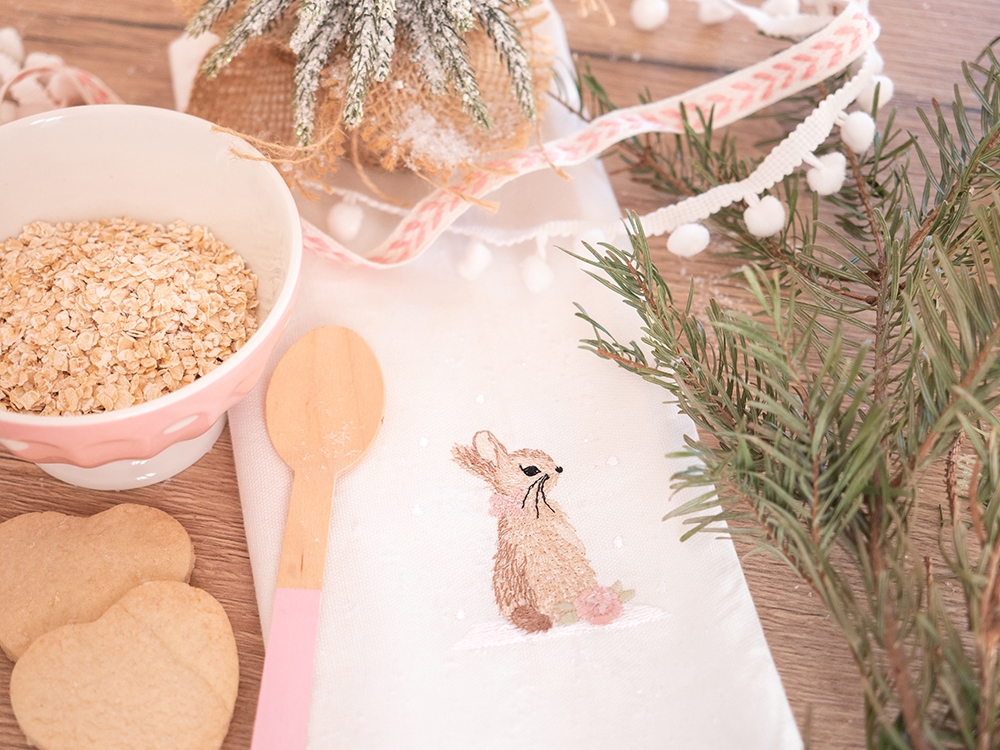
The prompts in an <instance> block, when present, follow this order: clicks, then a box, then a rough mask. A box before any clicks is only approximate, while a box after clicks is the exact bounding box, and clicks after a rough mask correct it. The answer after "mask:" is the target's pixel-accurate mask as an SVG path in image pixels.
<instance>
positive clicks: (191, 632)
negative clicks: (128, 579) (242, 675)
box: [10, 581, 239, 750]
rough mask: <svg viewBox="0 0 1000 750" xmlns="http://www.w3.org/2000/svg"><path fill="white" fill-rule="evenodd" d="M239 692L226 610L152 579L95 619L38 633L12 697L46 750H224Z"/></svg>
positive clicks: (24, 724) (29, 732) (31, 736)
mask: <svg viewBox="0 0 1000 750" xmlns="http://www.w3.org/2000/svg"><path fill="white" fill-rule="evenodd" d="M238 685H239V661H238V657H237V653H236V641H235V639H234V638H233V630H232V627H231V626H230V624H229V618H227V617H226V613H225V611H224V610H223V609H222V605H220V604H219V603H218V602H217V601H216V600H215V599H213V598H212V597H211V596H210V595H209V594H207V593H205V592H204V591H202V590H200V589H196V588H192V587H191V586H188V585H187V584H186V583H179V582H177V581H153V582H150V583H145V584H143V585H141V586H138V587H136V588H134V589H132V590H131V591H129V592H128V593H127V594H125V596H123V597H122V598H121V599H120V600H119V601H118V602H116V603H115V604H113V605H111V607H110V608H108V610H107V612H105V613H104V614H103V615H102V616H101V617H99V618H98V619H97V620H95V621H94V622H90V623H84V624H79V625H64V626H63V627H61V628H57V629H56V630H53V631H52V632H50V633H46V634H45V635H43V636H40V637H39V638H38V639H37V640H36V641H35V642H34V643H32V644H31V646H30V647H29V648H28V650H27V651H25V652H24V654H23V655H22V656H21V658H20V659H19V660H18V661H17V664H15V665H14V671H13V673H12V674H11V678H10V700H11V705H12V706H13V709H14V716H15V717H16V718H17V721H18V723H19V724H20V725H21V729H22V730H23V731H24V733H25V735H26V736H27V738H28V740H29V741H30V742H31V743H32V744H34V745H35V746H37V747H40V748H42V750H136V749H137V748H142V750H216V749H217V748H218V747H219V746H220V745H221V744H222V741H223V739H224V738H225V736H226V732H228V730H229V722H230V719H231V718H232V715H233V707H234V705H235V703H236V692H237V688H238Z"/></svg>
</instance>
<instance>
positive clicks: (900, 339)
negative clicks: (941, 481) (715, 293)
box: [577, 50, 1000, 750]
mask: <svg viewBox="0 0 1000 750" xmlns="http://www.w3.org/2000/svg"><path fill="white" fill-rule="evenodd" d="M981 59H982V60H983V61H984V64H978V63H977V64H975V65H970V66H965V67H964V69H963V71H964V75H965V78H966V83H967V85H968V87H969V89H970V90H971V91H972V92H973V95H974V97H975V98H976V100H977V101H978V102H979V104H980V105H981V115H980V117H979V127H978V129H977V128H975V127H973V126H972V124H971V122H970V118H969V117H968V115H967V114H966V113H967V111H968V110H967V107H966V105H965V104H964V102H962V100H961V97H960V96H959V95H958V92H957V90H956V97H955V103H954V104H953V105H952V107H951V108H950V110H948V109H946V108H943V107H939V106H937V105H935V117H934V119H933V120H932V119H930V118H925V123H926V124H927V125H928V126H929V128H930V130H931V136H932V140H933V142H934V145H935V148H936V149H937V151H938V153H939V154H940V156H939V159H938V164H937V165H934V166H932V164H931V161H930V159H929V158H928V156H927V155H926V154H925V153H924V152H923V151H921V150H920V146H919V145H918V143H917V140H916V139H915V138H914V137H912V136H905V137H904V136H902V135H901V134H900V133H899V132H898V131H896V130H894V128H893V122H894V119H893V117H892V115H891V114H890V115H889V117H888V118H887V120H886V124H885V126H884V129H883V131H882V132H881V133H880V134H878V135H877V136H876V141H875V145H874V147H873V148H872V149H871V151H870V153H869V154H867V155H866V156H864V157H862V158H855V157H854V155H853V154H846V156H847V158H848V163H849V169H850V174H851V176H852V179H851V180H850V181H849V182H848V183H847V184H846V185H845V186H844V188H843V189H842V190H841V191H840V193H839V194H838V195H836V196H832V197H830V198H829V199H826V200H824V201H821V200H819V199H818V198H817V197H816V196H810V195H808V194H805V193H803V192H802V191H800V187H799V178H798V177H797V176H796V175H791V176H790V177H788V178H787V179H786V180H784V182H783V183H782V184H781V185H779V186H777V189H776V192H777V193H778V194H779V195H780V196H781V198H782V199H783V200H784V201H785V202H786V204H787V205H788V207H789V210H790V221H789V223H788V229H787V230H786V231H785V232H784V233H783V234H782V235H781V236H780V237H779V238H777V239H770V238H769V239H765V240H761V239H760V238H757V237H754V236H752V235H750V234H749V232H748V231H747V230H746V227H745V224H744V222H743V218H742V215H741V208H742V207H740V206H734V207H731V208H729V209H724V210H723V211H721V212H720V213H719V214H718V215H716V217H714V219H713V224H714V226H715V228H716V229H718V230H719V231H721V232H722V233H723V234H725V235H726V236H727V237H729V238H730V239H731V240H733V242H735V243H736V245H737V250H736V253H735V254H736V255H738V256H739V257H741V258H742V259H744V260H745V261H746V264H745V267H744V270H743V274H742V282H743V285H744V286H745V288H746V290H747V293H748V295H749V299H750V308H751V309H752V310H753V312H752V313H748V312H743V311H737V310H731V309H727V308H725V307H723V306H721V305H719V304H718V303H717V302H715V301H711V302H710V303H709V305H708V306H707V308H706V309H705V310H704V311H702V312H700V313H696V312H695V311H694V310H693V309H692V307H693V295H692V293H691V292H689V294H688V296H687V299H686V300H676V299H675V298H674V296H673V294H672V293H671V290H670V289H669V288H668V287H667V285H666V283H665V282H664V280H663V279H662V277H661V276H660V274H659V273H658V272H657V270H656V268H655V266H654V265H653V264H652V260H651V257H650V253H649V248H648V244H647V242H646V238H645V236H644V234H643V232H642V227H641V225H639V223H638V221H637V220H636V219H635V218H634V217H632V218H630V220H629V222H628V225H627V228H628V230H629V235H630V239H631V248H630V249H629V250H620V249H618V248H615V247H613V246H609V245H602V246H601V247H600V249H595V248H593V247H590V246H587V249H588V251H589V253H590V254H589V256H578V257H579V258H580V259H581V260H582V261H584V262H585V263H586V264H588V268H589V270H588V273H589V274H590V275H591V276H593V277H594V278H595V279H597V280H599V281H601V283H603V284H604V285H605V286H607V287H608V288H610V289H612V290H613V291H614V292H615V293H616V294H617V295H619V296H620V297H621V298H622V300H623V301H624V302H625V303H626V304H627V305H629V306H630V307H631V308H632V309H633V310H634V311H635V312H636V314H637V316H638V319H639V328H640V331H641V334H640V339H639V341H632V342H629V343H627V344H623V343H619V342H618V341H617V340H615V338H614V336H613V335H612V334H611V333H610V332H608V331H607V329H605V328H604V327H603V326H601V325H600V323H599V322H597V321H595V320H593V319H592V318H590V317H589V316H588V315H587V314H586V312H585V311H583V310H582V309H581V310H579V311H578V313H577V314H578V315H579V316H580V317H582V318H583V319H584V320H587V321H588V322H589V323H590V324H591V325H592V327H593V330H594V333H595V336H594V337H593V338H591V339H587V340H585V341H583V342H582V345H583V346H584V348H587V349H590V350H592V351H593V352H595V353H596V354H597V355H599V356H601V357H603V358H606V359H610V360H612V361H614V362H616V363H617V364H619V365H620V366H622V367H624V368H625V369H627V370H629V371H631V372H633V373H635V374H637V375H640V376H641V377H643V378H645V379H646V380H649V381H650V382H653V383H656V384H657V385H659V386H661V387H662V388H664V389H665V390H666V391H667V392H668V393H669V394H670V395H671V396H672V399H673V400H674V401H675V402H676V404H677V407H678V408H679V409H680V410H681V411H682V412H683V413H685V414H687V415H688V416H689V417H690V418H691V419H692V421H693V422H694V423H695V425H696V426H697V428H698V430H699V432H700V433H703V434H707V435H711V437H712V440H711V441H701V440H696V439H689V440H688V441H687V443H686V449H685V451H684V452H683V455H686V456H688V457H690V458H693V459H696V461H695V462H694V463H692V464H691V465H690V466H689V468H688V469H686V470H685V471H683V472H681V473H679V474H678V475H676V476H675V477H674V481H675V486H676V487H679V488H687V489H693V490H697V491H698V492H697V494H696V496H695V498H694V499H692V500H689V501H688V502H685V503H684V504H682V505H681V506H679V507H677V508H674V509H673V510H672V511H670V513H669V514H668V516H667V517H684V521H685V524H686V525H687V526H688V527H689V530H688V531H686V532H685V534H684V536H683V537H682V538H685V539H686V538H688V537H689V536H691V535H692V534H695V533H702V532H710V533H713V534H718V533H727V531H728V533H730V534H732V535H738V536H740V537H743V538H747V539H750V540H752V541H753V542H754V543H755V544H756V545H758V547H759V548H761V549H764V550H766V551H768V552H770V553H771V554H772V555H774V556H776V557H778V558H779V559H781V560H783V561H785V562H786V563H787V564H788V565H790V566H791V567H792V569H793V570H795V571H796V573H797V574H798V575H799V576H801V577H802V578H803V580H805V581H806V582H807V583H808V584H809V585H810V586H811V587H812V588H813V590H814V591H815V592H817V593H818V594H819V595H820V596H821V598H822V599H823V601H824V603H825V605H826V606H827V608H828V609H829V611H830V613H831V615H832V616H833V617H834V619H835V621H836V622H837V623H838V625H839V626H840V628H841V630H842V631H843V633H844V637H845V639H846V641H847V643H848V645H849V646H850V648H851V652H852V654H853V655H854V659H855V663H856V664H857V667H858V672H859V675H860V677H861V679H862V685H863V687H864V695H865V703H866V707H865V719H866V732H867V739H868V743H869V746H871V747H898V748H921V749H923V748H928V749H929V748H944V747H947V748H952V747H964V748H969V749H970V750H971V749H972V748H976V750H979V749H980V748H993V747H996V746H997V743H998V742H1000V736H998V732H1000V730H998V722H1000V719H998V717H1000V417H998V416H997V415H998V413H1000V289H998V286H997V278H996V269H997V268H1000V117H998V114H1000V86H998V81H1000V63H998V61H997V58H996V56H995V55H994V54H993V52H992V50H987V52H986V53H984V56H983V57H982V58H981ZM581 80H583V81H584V83H585V84H586V85H587V86H588V88H589V91H590V93H591V96H592V99H593V101H594V102H596V105H597V106H596V107H595V111H596V112H597V113H598V114H600V113H601V112H602V111H606V110H607V109H608V108H610V107H613V104H612V103H611V102H610V101H609V100H607V98H606V94H605V93H604V91H603V89H602V88H600V86H599V83H597V82H596V81H594V80H593V79H592V78H583V79H581ZM821 95H822V92H821V91H817V92H814V96H815V100H816V101H818V99H819V98H820V97H821ZM794 106H795V107H799V106H800V105H799V103H796V104H795V105H794ZM789 111H791V110H789ZM948 111H950V113H951V118H950V120H949V119H948V118H947V117H946V116H945V113H946V112H948ZM784 114H785V113H783V112H779V113H778V115H777V117H778V120H779V125H781V124H782V123H781V122H780V121H781V118H782V117H783V116H784ZM699 118H700V121H699V123H698V127H691V126H690V124H688V123H686V127H685V132H684V133H683V134H682V135H681V136H680V137H677V138H671V139H666V138H660V137H655V136H649V137H644V138H642V139H633V140H632V141H629V142H626V143H625V144H624V146H623V147H622V148H621V150H620V155H621V156H622V159H623V162H624V164H625V165H626V167H627V168H628V169H629V170H630V171H631V172H632V174H633V176H634V177H635V178H636V179H637V180H639V181H642V182H646V183H647V184H649V185H650V186H651V187H652V188H654V189H657V190H660V191H662V192H664V193H668V194H671V195H678V196H684V195H687V194H693V193H697V192H700V191H703V190H706V189H709V188H710V187H712V186H714V185H715V184H718V183H719V182H724V181H732V180H734V179H740V178H741V176H743V175H744V174H745V173H746V171H747V170H750V169H752V168H753V167H754V165H755V161H754V160H753V159H746V158H743V157H741V156H739V155H738V153H737V151H736V148H735V143H734V142H733V141H732V140H731V139H728V138H727V137H726V136H725V135H723V136H722V138H721V139H718V138H717V137H716V135H715V134H714V133H713V132H712V127H711V126H712V123H711V116H710V115H709V116H707V117H704V116H702V115H701V114H700V113H699ZM685 122H686V120H685ZM782 127H784V125H782ZM824 148H825V149H834V148H840V145H839V143H838V142H837V141H835V140H833V139H831V141H830V142H828V143H827V144H826V145H825V146H824ZM913 153H916V154H917V156H918V159H917V162H918V163H919V164H920V165H921V166H923V167H924V169H925V170H926V171H927V175H926V176H925V177H926V179H925V185H926V186H927V187H925V189H924V190H923V191H922V192H920V193H917V192H916V191H914V189H913V186H912V182H911V177H910V173H909V169H910V161H911V155H912V154H913ZM830 209H832V210H833V212H834V215H833V221H832V223H831V222H829V221H828V219H827V218H826V216H827V214H828V213H829V211H830ZM961 445H964V446H966V448H964V450H967V451H970V452H971V455H972V456H973V457H974V469H973V470H972V471H971V472H970V475H969V477H968V478H967V479H965V480H961V477H960V473H961V472H960V468H961V466H962V464H961V461H960V457H959V456H958V454H959V448H958V446H961ZM946 457H947V460H948V462H949V474H948V476H949V479H948V487H947V493H946V494H947V509H948V515H949V519H950V529H951V532H950V539H946V538H945V534H944V528H945V527H944V524H943V523H942V535H941V542H940V554H939V555H938V557H937V558H936V559H935V558H934V557H933V556H931V555H927V554H924V553H922V552H920V551H918V546H917V545H916V544H915V542H914V539H913V536H912V534H913V529H912V527H913V524H914V518H915V516H916V510H917V508H918V507H919V502H920V499H921V496H920V494H919V493H918V485H919V483H920V481H921V479H922V478H923V477H925V476H926V475H927V471H928V469H929V468H931V467H932V466H934V465H936V463H937V462H939V461H940V460H943V459H945V458H946ZM963 482H964V485H963ZM963 508H964V509H966V510H964V511H963V510H962V509H963ZM942 518H943V512H942ZM966 519H968V521H967V520H966ZM730 522H738V525H737V526H736V527H733V526H730V527H728V529H727V526H726V524H727V523H730ZM969 529H971V530H972V532H973V533H971V534H970V533H969V532H968V530H969ZM835 551H836V552H837V554H836V555H834V554H833V553H834V552H835ZM835 560H836V562H834V561H835ZM939 568H940V569H944V570H946V571H948V573H949V574H950V575H952V576H954V577H955V578H957V579H958V580H960V581H961V584H962V593H963V595H964V598H965V612H964V617H963V616H962V614H963V613H960V614H959V615H958V616H957V617H956V615H955V614H954V613H953V612H951V611H949V609H948V608H947V607H945V605H944V603H943V599H942V596H941V584H942V575H941V574H939V573H938V572H936V571H937V570H938V569H939ZM966 627H971V628H972V631H973V639H972V640H971V641H968V642H963V638H962V636H961V632H962V631H963V630H964V629H965V628H966ZM970 644H971V645H970Z"/></svg>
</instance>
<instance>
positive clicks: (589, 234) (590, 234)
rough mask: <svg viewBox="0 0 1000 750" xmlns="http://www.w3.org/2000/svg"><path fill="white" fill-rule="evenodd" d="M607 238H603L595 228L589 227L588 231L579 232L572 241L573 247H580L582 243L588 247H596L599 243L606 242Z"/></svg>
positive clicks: (602, 234)
mask: <svg viewBox="0 0 1000 750" xmlns="http://www.w3.org/2000/svg"><path fill="white" fill-rule="evenodd" d="M607 241H608V238H607V236H605V234H604V232H602V231H601V230H600V229H598V228H597V227H591V228H590V229H588V230H586V231H584V232H580V234H578V235H577V236H576V238H575V239H574V242H573V244H574V245H582V244H584V243H586V244H588V245H590V246H591V247H597V245H598V244H599V243H601V242H607Z"/></svg>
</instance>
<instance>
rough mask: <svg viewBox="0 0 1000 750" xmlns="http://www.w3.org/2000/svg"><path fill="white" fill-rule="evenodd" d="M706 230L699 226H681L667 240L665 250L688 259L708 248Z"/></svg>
mask: <svg viewBox="0 0 1000 750" xmlns="http://www.w3.org/2000/svg"><path fill="white" fill-rule="evenodd" d="M708 239H709V238H708V229H706V228H705V227H703V226H702V225H701V224H681V225H680V226H679V227H677V229H675V230H674V231H672V232H671V233H670V237H668V238H667V250H669V251H670V252H672V253H673V254H674V255H679V256H681V257H682V258H690V257H691V256H692V255H697V254H698V253H700V252H701V251H702V250H704V249H705V248H706V247H708Z"/></svg>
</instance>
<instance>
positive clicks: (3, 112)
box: [0, 99, 20, 125]
mask: <svg viewBox="0 0 1000 750" xmlns="http://www.w3.org/2000/svg"><path fill="white" fill-rule="evenodd" d="M19 109H20V108H19V107H18V106H17V104H16V103H15V102H12V101H10V100H9V99H4V100H3V101H2V102H0V125H4V124H6V123H8V122H14V120H16V119H17V118H18V117H20V112H19V111H18V110H19Z"/></svg>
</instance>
